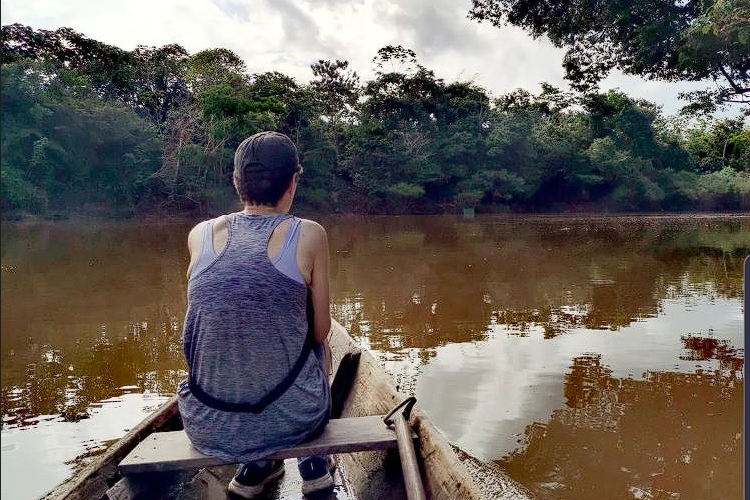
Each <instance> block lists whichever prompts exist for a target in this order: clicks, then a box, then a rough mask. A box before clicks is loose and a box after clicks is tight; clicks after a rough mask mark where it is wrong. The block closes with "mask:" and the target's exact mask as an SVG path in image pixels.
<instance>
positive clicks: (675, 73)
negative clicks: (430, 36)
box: [469, 0, 750, 111]
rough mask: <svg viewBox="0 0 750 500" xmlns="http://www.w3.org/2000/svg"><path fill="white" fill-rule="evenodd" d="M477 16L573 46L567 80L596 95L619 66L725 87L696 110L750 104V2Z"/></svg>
mask: <svg viewBox="0 0 750 500" xmlns="http://www.w3.org/2000/svg"><path fill="white" fill-rule="evenodd" d="M469 17H470V18H472V19H475V20H477V21H480V22H481V21H489V22H490V23H492V24H493V25H494V26H497V27H501V26H503V25H505V24H506V23H510V24H513V25H516V26H519V27H522V28H524V29H526V30H527V31H529V32H530V33H531V35H532V36H534V37H540V36H542V35H546V36H548V37H549V39H550V40H551V41H552V43H553V44H555V45H556V46H558V47H567V48H568V52H567V54H566V55H565V58H564V61H563V67H564V68H565V72H566V78H567V79H568V80H570V81H571V85H572V86H573V87H574V88H575V89H577V90H580V91H591V90H593V89H595V88H596V86H597V84H598V82H599V81H600V80H601V79H602V78H603V77H605V76H606V75H607V74H608V73H609V71H610V70H611V69H613V68H619V69H620V70H622V71H623V72H625V73H628V74H633V75H638V76H642V77H644V78H648V79H657V80H666V81H678V80H684V81H700V80H703V79H706V78H711V79H714V80H716V81H721V82H723V83H722V84H721V86H720V87H719V88H718V89H717V90H706V91H700V92H697V93H691V94H689V95H687V94H686V95H685V96H684V97H687V98H691V99H692V100H693V107H692V108H690V109H691V110H694V111H695V110H702V111H713V110H715V109H716V108H717V106H721V105H722V104H726V103H730V102H739V103H745V104H750V0H713V1H711V0H706V1H695V2H693V1H688V2H685V1H682V0H668V1H663V0H643V1H642V0H626V1H620V0H605V1H601V2H590V1H587V0H572V1H569V2H558V1H552V0H472V8H471V10H470V11H469Z"/></svg>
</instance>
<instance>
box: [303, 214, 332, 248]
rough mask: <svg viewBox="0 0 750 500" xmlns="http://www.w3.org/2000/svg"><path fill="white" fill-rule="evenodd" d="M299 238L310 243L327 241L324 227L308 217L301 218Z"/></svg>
mask: <svg viewBox="0 0 750 500" xmlns="http://www.w3.org/2000/svg"><path fill="white" fill-rule="evenodd" d="M300 238H304V239H305V240H307V241H309V242H310V243H312V244H315V243H324V242H326V241H328V234H327V233H326V229H325V228H324V227H323V226H322V225H320V224H319V223H318V222H315V221H314V220H310V219H302V224H301V226H300Z"/></svg>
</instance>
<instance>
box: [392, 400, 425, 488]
mask: <svg viewBox="0 0 750 500" xmlns="http://www.w3.org/2000/svg"><path fill="white" fill-rule="evenodd" d="M393 425H394V427H395V429H396V439H397V440H398V454H399V456H400V457H401V471H402V472H403V474H404V486H405V487H406V498H408V499H409V500H426V497H425V494H424V488H423V487H422V477H421V476H420V474H419V465H418V464H417V454H416V453H415V452H414V438H413V437H412V433H411V429H410V428H409V423H408V422H407V421H406V417H404V414H403V413H401V412H397V413H396V414H395V415H394V416H393Z"/></svg>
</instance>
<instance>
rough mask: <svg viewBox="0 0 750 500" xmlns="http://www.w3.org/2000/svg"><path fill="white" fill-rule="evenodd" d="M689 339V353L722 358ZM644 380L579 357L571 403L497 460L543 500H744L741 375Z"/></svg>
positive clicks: (569, 380) (729, 371)
mask: <svg viewBox="0 0 750 500" xmlns="http://www.w3.org/2000/svg"><path fill="white" fill-rule="evenodd" d="M691 339H692V340H686V341H685V339H683V340H684V341H685V345H686V348H687V349H689V350H690V351H691V352H694V348H695V347H698V349H697V351H698V352H701V353H707V352H708V351H710V354H709V356H710V357H712V358H715V359H720V357H721V356H723V354H722V352H723V351H722V350H721V349H716V348H709V349H708V351H706V350H705V349H703V346H706V345H708V344H711V342H707V339H703V340H698V339H697V338H695V337H692V338H691ZM719 345H724V346H725V347H726V349H727V350H732V348H730V347H728V346H726V344H722V343H719ZM733 351H734V352H735V353H736V352H737V350H733ZM730 365H731V363H730ZM740 366H741V365H740ZM644 375H645V376H644V378H643V379H642V380H633V379H629V378H625V379H623V378H616V377H613V376H612V374H611V370H610V369H608V368H607V367H606V366H603V365H602V364H601V358H600V356H599V355H595V354H592V355H585V356H580V357H577V358H575V359H573V364H572V366H571V367H570V371H569V372H568V373H567V375H566V377H565V390H564V391H565V393H564V395H565V400H566V405H565V407H563V408H560V409H558V410H555V411H554V412H553V413H552V415H551V417H550V419H549V421H548V422H547V423H539V422H535V423H533V424H531V425H528V426H527V427H526V430H525V441H524V444H523V446H522V447H521V448H519V449H518V450H516V451H514V452H512V453H510V454H509V455H507V456H506V457H504V458H503V459H502V460H500V461H499V463H500V464H501V465H502V466H503V467H504V468H505V469H506V470H507V471H508V472H510V473H511V475H512V476H513V477H514V478H516V479H519V480H520V481H522V482H523V483H524V484H525V485H526V486H528V487H529V488H531V489H532V490H533V491H534V492H535V493H536V494H537V495H538V496H539V498H541V499H581V500H585V499H601V498H608V499H633V498H649V499H672V498H680V499H682V500H686V499H696V500H698V499H701V500H708V499H726V498H740V496H741V494H742V472H743V461H742V442H743V440H742V432H743V431H742V419H743V416H742V415H743V410H742V404H743V403H742V394H743V386H744V377H743V374H742V372H741V370H738V369H734V368H732V367H731V366H729V365H728V366H727V368H726V369H721V370H717V371H715V372H703V371H696V372H695V373H676V372H648V373H646V374H644Z"/></svg>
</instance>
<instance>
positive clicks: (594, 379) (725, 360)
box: [0, 216, 750, 500]
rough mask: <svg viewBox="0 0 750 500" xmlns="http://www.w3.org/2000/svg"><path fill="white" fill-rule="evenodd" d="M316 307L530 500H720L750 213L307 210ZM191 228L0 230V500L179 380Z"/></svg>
mask: <svg viewBox="0 0 750 500" xmlns="http://www.w3.org/2000/svg"><path fill="white" fill-rule="evenodd" d="M321 222H323V223H324V225H325V226H326V227H327V228H328V233H329V238H330V242H331V258H332V271H331V280H332V303H333V304H332V309H333V315H334V317H335V318H336V319H338V320H339V321H340V322H341V323H342V324H343V325H344V326H345V327H346V328H347V329H348V330H349V332H350V334H351V335H352V336H353V337H355V338H356V339H358V340H359V341H360V342H361V343H363V344H364V345H365V346H367V347H369V348H370V349H371V350H372V351H373V352H374V353H375V354H376V356H377V357H378V358H379V359H380V360H381V361H382V362H383V364H384V365H385V367H386V369H387V370H388V371H389V372H390V373H391V374H392V375H393V376H394V378H395V379H396V381H397V383H398V384H399V386H400V388H401V390H402V391H404V392H407V393H413V394H415V395H416V396H417V399H418V404H419V405H420V406H421V407H422V408H423V409H424V410H425V411H426V412H427V414H428V415H429V416H430V418H431V419H432V420H433V422H434V423H435V424H436V425H437V426H438V427H439V428H440V429H441V430H442V431H443V433H444V434H445V435H446V436H447V438H448V439H449V440H450V441H451V442H453V443H454V444H456V445H458V446H460V447H461V448H463V449H464V450H466V451H467V452H469V453H471V454H472V455H474V456H476V457H478V458H481V459H484V460H488V461H495V462H496V463H497V464H498V465H500V466H501V467H503V468H504V469H505V470H507V471H508V473H509V474H510V475H511V476H512V477H513V478H515V479H516V480H518V481H519V482H520V483H522V484H523V485H525V486H526V487H527V488H529V489H530V490H531V491H532V492H533V493H534V494H536V495H537V497H538V498H540V499H571V500H572V499H576V500H588V499H592V500H593V499H597V500H599V499H639V500H643V499H653V500H657V499H658V500H661V499H669V500H677V499H680V500H688V499H739V498H741V496H742V470H743V463H742V443H743V433H742V432H743V431H742V421H743V387H744V371H743V363H744V339H743V334H742V314H743V311H742V262H743V259H744V257H745V256H746V255H747V254H750V217H741V216H733V217H729V216H727V217H711V216H693V217H653V216H652V217H645V216H643V217H642V216H637V217H636V216H634V217H587V218H584V217H524V216H518V217H501V216H480V217H477V218H475V219H462V218H459V217H452V216H419V217H416V216H415V217H374V218H372V217H371V218H363V217H325V218H322V220H321ZM189 228H190V224H188V223H139V222H133V221H128V222H89V221H87V222H60V223H36V224H31V223H23V224H22V223H4V224H3V225H2V281H1V282H2V337H1V338H2V349H1V352H0V355H1V362H2V419H3V420H2V481H0V485H1V487H2V493H1V495H0V496H2V498H3V499H18V500H26V499H33V498H36V497H38V496H39V495H41V494H43V493H45V492H46V491H48V490H50V489H51V488H53V487H54V486H55V485H56V484H58V483H59V482H61V481H63V480H64V479H66V478H67V477H69V476H70V475H71V474H72V473H73V472H74V471H75V470H76V468H77V467H80V466H82V465H83V464H85V463H86V462H87V460H90V457H91V456H94V455H96V454H97V453H100V452H101V451H102V450H104V449H105V448H106V446H107V445H109V444H111V443H112V442H113V441H114V440H116V439H117V438H118V437H120V436H121V435H122V434H124V433H125V432H126V431H127V430H128V429H129V428H131V427H132V426H133V425H135V424H136V423H137V422H138V421H140V420H141V419H142V418H143V417H144V416H146V415H147V414H148V412H150V411H152V410H153V409H154V408H156V407H157V406H158V405H159V404H160V403H161V402H162V401H165V400H166V398H167V397H168V396H169V395H170V394H171V393H173V392H174V390H175V386H176V385H177V383H178V381H179V380H180V379H181V378H182V377H183V376H184V375H185V372H184V368H185V365H184V361H183V358H182V350H181V340H180V336H181V329H182V320H183V317H184V313H185V285H186V279H185V269H186V266H187V262H188V255H187V250H186V243H185V240H186V235H187V231H188V230H189Z"/></svg>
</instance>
